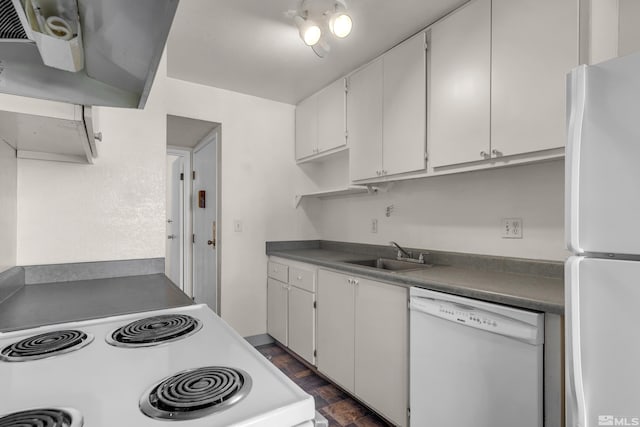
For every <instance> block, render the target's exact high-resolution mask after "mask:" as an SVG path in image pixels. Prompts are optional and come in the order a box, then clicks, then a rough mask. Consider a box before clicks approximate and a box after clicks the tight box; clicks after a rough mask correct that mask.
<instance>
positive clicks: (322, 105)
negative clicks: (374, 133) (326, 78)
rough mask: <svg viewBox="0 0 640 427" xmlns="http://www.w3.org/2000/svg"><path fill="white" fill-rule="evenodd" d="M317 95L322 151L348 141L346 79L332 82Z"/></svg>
mask: <svg viewBox="0 0 640 427" xmlns="http://www.w3.org/2000/svg"><path fill="white" fill-rule="evenodd" d="M317 97H318V101H317V102H318V152H319V153H322V152H323V151H327V150H331V149H333V148H337V147H342V146H343V145H345V144H346V143H347V140H346V138H345V128H346V125H345V116H346V111H345V92H344V79H340V80H337V81H335V82H333V83H331V84H330V85H329V86H327V87H326V88H324V89H323V90H322V91H321V92H319V93H318V95H317Z"/></svg>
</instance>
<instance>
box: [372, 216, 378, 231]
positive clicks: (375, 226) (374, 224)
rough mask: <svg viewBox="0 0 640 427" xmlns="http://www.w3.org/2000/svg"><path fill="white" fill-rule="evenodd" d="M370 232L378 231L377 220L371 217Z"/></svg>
mask: <svg viewBox="0 0 640 427" xmlns="http://www.w3.org/2000/svg"><path fill="white" fill-rule="evenodd" d="M371 232H372V233H377V232H378V220H377V219H375V218H373V219H372V220H371Z"/></svg>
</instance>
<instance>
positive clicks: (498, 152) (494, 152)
mask: <svg viewBox="0 0 640 427" xmlns="http://www.w3.org/2000/svg"><path fill="white" fill-rule="evenodd" d="M491 153H492V154H493V155H494V156H496V157H500V156H502V151H498V150H496V149H495V148H494V149H493V150H491Z"/></svg>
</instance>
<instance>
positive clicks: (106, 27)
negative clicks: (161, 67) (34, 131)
mask: <svg viewBox="0 0 640 427" xmlns="http://www.w3.org/2000/svg"><path fill="white" fill-rule="evenodd" d="M61 5H62V6H61ZM177 6H178V0H0V92H4V93H8V94H12V95H20V96H26V97H32V98H41V99H47V100H52V101H59V102H65V103H70V104H77V105H83V106H107V107H124V108H144V105H145V103H146V101H147V97H148V95H149V91H150V90H151V84H152V83H153V78H154V76H155V73H156V70H157V67H158V64H159V62H160V58H161V56H162V52H163V50H164V46H165V43H166V41H167V37H168V35H169V29H170V27H171V23H172V22H173V18H174V16H175V12H176V9H177ZM40 7H41V8H40ZM47 7H48V8H49V10H46V8H47ZM52 8H57V10H60V9H62V14H58V15H59V16H63V17H65V18H66V19H61V20H62V21H64V22H62V24H65V25H66V26H67V28H68V29H70V30H71V32H72V33H73V39H72V40H71V41H69V42H68V45H69V47H68V51H65V50H64V48H65V44H64V43H65V42H61V41H59V40H56V39H55V37H49V36H47V35H46V32H45V31H44V30H42V33H41V32H40V31H39V27H38V24H37V22H40V24H41V27H45V22H44V19H45V18H46V19H50V18H51V16H47V15H46V13H45V12H47V13H49V14H51V13H52V12H51V10H54V9H52ZM40 10H43V11H44V12H43V13H42V14H41V13H40ZM69 11H73V12H74V13H73V14H71V13H69ZM69 16H71V18H69ZM36 18H39V19H40V21H38V20H37V19H36ZM53 18H55V19H58V18H59V17H58V16H54V17H53ZM46 22H47V23H49V21H48V20H47V21H46ZM69 24H70V25H69ZM43 34H45V35H44V36H43ZM60 38H61V37H58V39H60ZM49 42H50V43H49ZM74 43H75V44H74ZM78 45H79V46H80V47H79V48H78ZM60 46H62V47H63V49H60ZM74 48H75V49H76V50H74ZM68 58H72V59H69V60H67V59H68ZM65 60H66V65H69V63H70V65H71V66H70V67H69V66H67V67H66V69H63V68H65ZM57 62H62V65H60V64H57ZM45 63H47V64H48V65H46V64H45ZM69 69H71V70H74V69H78V71H68V70H69Z"/></svg>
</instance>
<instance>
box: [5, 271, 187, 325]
mask: <svg viewBox="0 0 640 427" xmlns="http://www.w3.org/2000/svg"><path fill="white" fill-rule="evenodd" d="M190 304H193V301H192V300H191V298H189V297H188V296H187V295H185V294H184V293H183V292H182V291H181V290H180V289H179V288H178V287H177V286H176V285H174V284H173V282H171V281H170V280H169V279H168V278H167V277H166V276H165V275H164V274H149V275H144V276H128V277H116V278H109V279H93V280H77V281H72V282H56V283H42V284H37V285H27V286H24V287H22V288H21V289H20V290H18V291H17V292H16V293H14V294H13V295H11V296H10V297H9V298H8V299H6V300H5V301H3V302H2V303H1V304H0V332H7V331H12V330H17V329H25V328H31V327H36V326H41V325H46V324H51V323H63V322H69V321H79V320H87V319H95V318H99V317H105V316H114V315H118V314H127V313H134V312H139V311H150V310H158V309H163V308H171V307H179V306H185V305H190Z"/></svg>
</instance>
